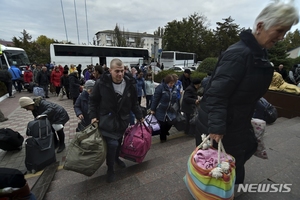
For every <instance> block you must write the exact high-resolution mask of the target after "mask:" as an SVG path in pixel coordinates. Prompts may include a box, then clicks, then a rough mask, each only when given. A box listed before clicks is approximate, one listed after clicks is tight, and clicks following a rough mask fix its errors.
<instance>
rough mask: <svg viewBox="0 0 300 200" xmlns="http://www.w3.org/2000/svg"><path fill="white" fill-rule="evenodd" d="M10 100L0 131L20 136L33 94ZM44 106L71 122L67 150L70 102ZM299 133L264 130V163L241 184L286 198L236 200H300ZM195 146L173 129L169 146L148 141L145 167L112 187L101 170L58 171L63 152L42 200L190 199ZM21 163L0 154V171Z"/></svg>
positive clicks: (120, 173) (280, 127)
mask: <svg viewBox="0 0 300 200" xmlns="http://www.w3.org/2000/svg"><path fill="white" fill-rule="evenodd" d="M15 96H16V97H15V98H12V99H4V100H3V101H1V102H0V108H1V110H2V111H3V113H4V114H5V116H6V117H8V118H9V120H8V121H6V122H2V123H0V128H3V127H6V128H12V129H14V130H16V131H18V132H20V133H21V134H22V135H23V136H25V132H26V126H27V123H28V122H29V121H31V120H33V116H32V114H31V112H30V111H26V110H24V109H21V108H20V107H19V104H18V100H19V98H20V97H21V96H29V97H32V93H28V92H22V93H20V94H19V93H17V94H15ZM47 100H49V101H52V102H55V103H58V104H60V105H62V106H63V107H64V108H65V109H66V110H67V112H68V113H69V116H70V120H69V122H67V124H66V126H65V134H66V144H67V146H68V144H69V142H70V141H71V139H72V138H73V137H74V134H75V128H76V126H77V122H78V119H77V117H76V116H75V113H74V111H73V106H72V101H71V100H67V99H64V100H63V101H58V100H57V97H54V96H53V95H50V99H47ZM299 130H300V118H293V119H285V118H279V119H278V120H277V121H276V122H275V123H274V124H273V125H271V126H268V127H267V132H266V135H265V138H264V139H265V144H266V147H267V153H268V156H269V159H268V160H262V159H260V158H257V157H252V158H251V159H250V160H249V161H248V162H247V164H246V177H245V183H251V184H258V183H276V184H285V183H287V184H292V185H291V192H289V193H280V192H274V193H270V192H265V193H245V194H241V195H240V196H239V197H237V198H236V199H237V200H257V199H263V200H268V199H270V200H287V199H288V200H299V199H300V188H299V185H300V172H299V168H300V155H299V153H298V152H300V145H299V144H300V133H299ZM25 138H26V137H25ZM194 145H195V142H194V139H193V138H191V137H187V136H185V135H184V134H182V133H181V132H178V131H177V130H176V129H174V128H172V131H171V136H170V137H169V138H168V142H166V143H159V140H158V138H157V136H155V137H153V144H152V147H151V149H150V151H149V152H148V154H147V156H146V158H145V161H144V162H143V163H141V164H136V163H133V162H130V161H127V160H126V161H125V163H126V165H127V168H125V169H117V171H116V178H117V180H116V182H114V183H111V184H107V183H106V182H105V173H106V166H105V165H103V166H101V167H100V168H99V170H98V171H97V172H96V173H95V174H94V175H93V176H92V177H86V176H84V175H81V174H78V173H75V172H71V171H66V170H62V164H63V162H64V161H65V157H66V152H67V151H66V150H65V151H63V152H62V153H60V154H57V160H58V161H59V162H60V167H59V170H58V171H57V172H56V175H55V177H54V180H53V181H52V183H51V186H50V188H49V190H48V193H47V195H46V197H45V199H46V200H48V199H49V200H52V199H58V200H60V199H61V200H65V199H89V200H90V199H95V200H99V199H111V200H113V199H130V200H132V199H133V200H135V199H137V200H140V199H145V200H148V199H155V200H160V199H172V200H173V199H176V200H177V199H182V200H189V199H192V197H191V195H190V194H189V192H188V190H187V188H186V187H185V184H184V182H183V179H182V178H183V176H184V175H185V172H186V162H187V159H188V157H189V155H190V154H191V152H192V151H193V150H194V148H195V146H194ZM23 147H24V145H23ZM24 160H25V148H23V149H22V151H19V152H4V151H2V150H0V167H13V168H17V169H20V170H26V168H25V164H24ZM39 174H40V173H37V174H34V175H33V174H28V175H26V178H27V180H28V182H29V185H30V186H32V185H33V184H34V183H35V181H36V179H37V177H38V176H39Z"/></svg>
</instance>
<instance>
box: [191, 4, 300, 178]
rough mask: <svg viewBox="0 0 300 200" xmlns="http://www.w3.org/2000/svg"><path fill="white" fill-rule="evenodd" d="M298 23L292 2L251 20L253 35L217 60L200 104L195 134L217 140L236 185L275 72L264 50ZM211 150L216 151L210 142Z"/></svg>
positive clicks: (251, 150) (251, 151) (245, 33)
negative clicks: (254, 117)
mask: <svg viewBox="0 0 300 200" xmlns="http://www.w3.org/2000/svg"><path fill="white" fill-rule="evenodd" d="M298 21H299V13H298V10H297V9H296V8H295V7H294V5H293V2H292V1H290V2H289V3H284V2H280V1H274V2H272V3H271V4H269V5H268V6H266V7H265V8H264V9H263V10H262V11H261V13H260V14H259V15H258V17H257V18H256V20H255V23H254V26H253V30H252V31H251V30H246V31H242V32H241V34H240V41H239V42H237V43H235V44H233V45H232V46H230V47H229V48H228V49H227V50H226V51H225V52H224V53H223V54H222V55H221V56H220V58H219V60H218V64H217V66H216V68H215V70H214V72H213V73H212V76H211V79H210V81H209V83H208V85H207V86H206V88H205V93H204V96H203V98H202V100H201V102H200V111H199V115H198V117H199V121H200V123H199V124H198V125H199V129H200V130H201V131H200V132H198V133H196V145H199V144H200V142H201V136H200V134H202V133H206V134H209V135H210V138H211V139H213V140H214V141H217V142H218V141H219V140H220V139H222V142H223V145H224V147H225V150H226V152H227V153H229V154H231V155H232V156H234V157H235V159H236V182H235V183H236V184H241V183H243V181H244V177H245V169H244V164H245V163H246V161H247V160H248V159H249V158H250V157H251V156H252V155H253V154H254V153H255V151H256V149H257V140H256V138H255V135H254V132H253V128H252V126H251V118H252V115H253V112H254V108H255V105H256V102H257V101H258V100H259V99H260V97H262V96H263V95H264V94H265V93H266V92H267V90H268V88H269V85H270V83H271V80H272V77H273V73H274V67H273V66H272V65H271V64H270V62H269V60H268V54H267V51H266V49H269V48H271V47H273V46H274V45H275V43H276V42H278V41H280V40H282V39H283V38H284V35H285V34H286V32H287V31H289V30H290V28H291V26H293V25H295V24H297V23H298ZM214 146H215V147H217V145H216V143H215V142H214Z"/></svg>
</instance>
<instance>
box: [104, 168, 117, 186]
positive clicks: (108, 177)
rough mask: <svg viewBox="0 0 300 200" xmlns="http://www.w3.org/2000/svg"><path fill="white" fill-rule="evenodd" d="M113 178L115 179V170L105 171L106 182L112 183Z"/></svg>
mask: <svg viewBox="0 0 300 200" xmlns="http://www.w3.org/2000/svg"><path fill="white" fill-rule="evenodd" d="M115 179H116V176H115V172H114V171H107V174H106V182H107V183H112V182H114V181H115Z"/></svg>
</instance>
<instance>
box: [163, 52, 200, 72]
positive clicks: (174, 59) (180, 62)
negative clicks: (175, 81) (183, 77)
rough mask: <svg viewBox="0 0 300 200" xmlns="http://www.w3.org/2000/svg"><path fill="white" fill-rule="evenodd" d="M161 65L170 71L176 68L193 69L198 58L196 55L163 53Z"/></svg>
mask: <svg viewBox="0 0 300 200" xmlns="http://www.w3.org/2000/svg"><path fill="white" fill-rule="evenodd" d="M160 63H163V64H164V69H170V68H171V67H174V66H180V67H192V66H193V65H194V64H195V63H197V56H196V54H195V53H188V52H180V51H162V52H161V56H160Z"/></svg>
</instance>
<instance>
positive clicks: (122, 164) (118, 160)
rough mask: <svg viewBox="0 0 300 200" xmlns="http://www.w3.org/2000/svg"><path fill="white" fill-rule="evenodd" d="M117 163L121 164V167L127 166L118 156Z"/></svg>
mask: <svg viewBox="0 0 300 200" xmlns="http://www.w3.org/2000/svg"><path fill="white" fill-rule="evenodd" d="M116 163H117V165H119V167H121V168H125V167H126V164H125V163H124V162H123V161H122V160H121V159H120V158H118V159H117V160H116Z"/></svg>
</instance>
